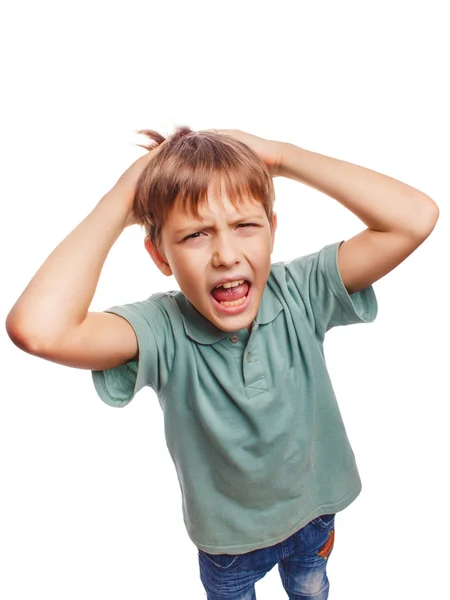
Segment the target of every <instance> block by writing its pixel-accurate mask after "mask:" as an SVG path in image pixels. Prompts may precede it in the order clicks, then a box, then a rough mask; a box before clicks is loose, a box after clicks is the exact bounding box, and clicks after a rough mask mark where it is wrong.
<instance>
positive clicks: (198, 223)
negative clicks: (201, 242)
mask: <svg viewBox="0 0 450 600" xmlns="http://www.w3.org/2000/svg"><path fill="white" fill-rule="evenodd" d="M261 218H262V215H248V216H240V217H238V218H237V219H235V220H233V221H228V225H237V224H238V223H242V221H249V220H257V219H261ZM199 227H200V228H201V229H215V227H214V225H212V224H210V223H208V222H206V220H205V219H200V220H199V221H195V222H192V223H191V224H190V225H187V226H186V227H183V228H182V229H177V230H176V231H175V235H180V234H182V233H185V232H187V231H192V230H193V229H198V228H199Z"/></svg>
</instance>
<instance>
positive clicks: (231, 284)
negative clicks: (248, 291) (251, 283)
mask: <svg viewBox="0 0 450 600" xmlns="http://www.w3.org/2000/svg"><path fill="white" fill-rule="evenodd" d="M244 281H245V279H239V280H238V281H226V282H225V283H221V284H220V285H216V288H219V287H224V288H230V287H236V286H237V285H241V283H244ZM216 288H214V289H216Z"/></svg>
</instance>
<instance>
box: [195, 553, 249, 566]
mask: <svg viewBox="0 0 450 600" xmlns="http://www.w3.org/2000/svg"><path fill="white" fill-rule="evenodd" d="M198 553H199V556H200V558H202V557H203V558H204V559H206V560H207V561H209V562H210V563H212V564H213V565H214V566H215V567H218V568H219V569H222V570H227V569H231V568H232V567H237V565H238V564H239V563H240V562H241V561H242V559H243V556H244V555H243V554H209V552H205V551H204V550H200V548H199V549H198Z"/></svg>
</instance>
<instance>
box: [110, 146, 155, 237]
mask: <svg viewBox="0 0 450 600" xmlns="http://www.w3.org/2000/svg"><path fill="white" fill-rule="evenodd" d="M163 144H164V142H163V143H161V144H160V145H159V146H157V147H156V148H154V149H152V150H150V152H147V154H144V156H141V157H140V158H138V159H137V160H136V161H134V163H133V164H132V165H131V166H130V167H128V169H127V170H126V171H124V173H122V175H121V176H120V177H119V179H118V180H117V182H116V183H115V185H114V186H113V188H112V189H111V191H110V194H115V193H116V192H117V194H118V195H120V197H121V198H123V201H124V202H125V203H126V204H127V206H128V207H129V217H128V221H127V226H128V225H135V224H140V221H139V220H138V219H136V217H135V215H134V211H133V202H134V197H135V195H136V187H137V183H138V180H139V177H140V175H141V173H142V171H143V170H144V169H145V168H146V167H147V165H148V164H149V162H150V161H151V160H152V159H153V158H154V157H155V156H156V154H158V153H159V152H160V150H161V146H163Z"/></svg>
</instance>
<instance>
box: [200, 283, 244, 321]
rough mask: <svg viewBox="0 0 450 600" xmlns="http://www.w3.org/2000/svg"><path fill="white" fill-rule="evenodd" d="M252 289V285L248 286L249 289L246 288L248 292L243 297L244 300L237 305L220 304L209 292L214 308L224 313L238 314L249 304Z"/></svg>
mask: <svg viewBox="0 0 450 600" xmlns="http://www.w3.org/2000/svg"><path fill="white" fill-rule="evenodd" d="M252 289H253V285H251V286H250V289H249V290H248V293H247V295H246V297H245V300H244V302H243V303H242V304H239V305H238V306H224V305H223V304H220V302H217V300H216V299H215V298H214V296H213V295H212V294H210V296H211V298H212V301H213V303H214V307H215V308H216V310H218V311H220V312H221V313H224V314H226V315H238V314H240V313H241V312H244V310H245V309H246V308H247V306H248V305H249V304H250V300H251V297H252Z"/></svg>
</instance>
